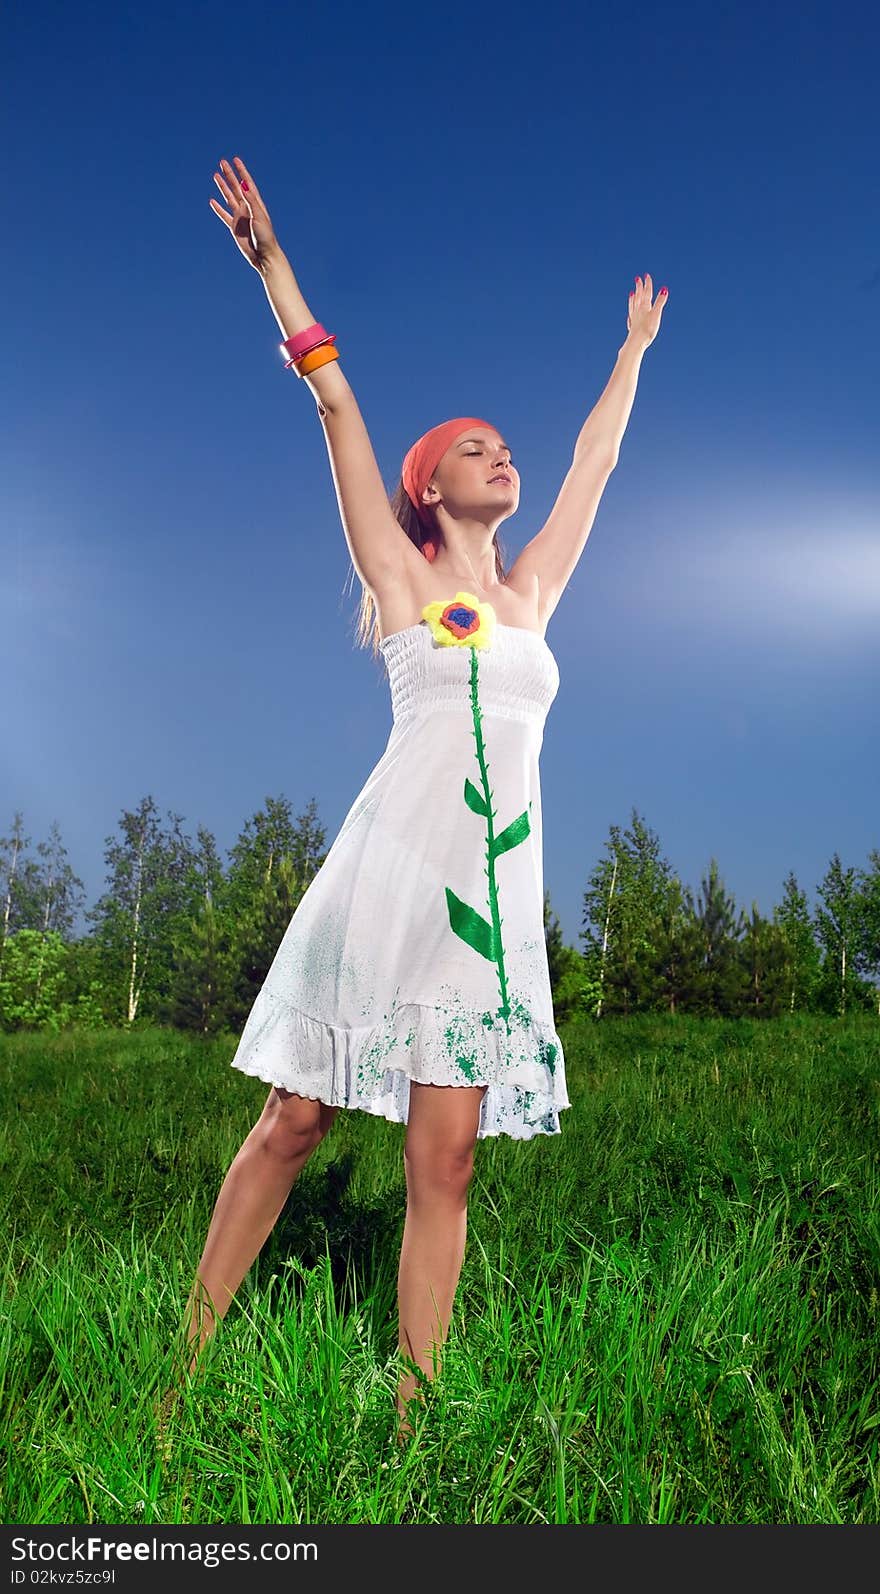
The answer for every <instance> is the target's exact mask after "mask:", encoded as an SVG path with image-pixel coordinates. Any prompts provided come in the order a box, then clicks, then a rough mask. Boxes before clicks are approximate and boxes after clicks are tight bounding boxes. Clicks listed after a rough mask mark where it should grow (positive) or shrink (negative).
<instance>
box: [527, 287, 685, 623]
mask: <svg viewBox="0 0 880 1594" xmlns="http://www.w3.org/2000/svg"><path fill="white" fill-rule="evenodd" d="M636 283H637V286H636V289H635V291H634V292H633V293H631V294H630V296H629V313H628V316H627V323H626V325H627V336H626V342H625V343H624V344H623V346H622V348H620V349H619V351H618V355H617V363H616V364H615V367H614V370H613V371H612V373H611V376H610V377H609V379H608V384H607V386H606V388H605V391H604V392H603V393H602V395H601V397H600V398H599V400H598V402H597V403H596V404H595V405H594V407H593V409H592V410H591V411H590V414H589V415H588V416H587V418H586V420H585V421H584V424H583V426H582V427H581V430H580V432H579V434H578V438H577V441H576V443H575V446H574V458H573V460H572V463H571V467H570V469H569V471H568V474H567V475H566V477H565V480H564V481H563V483H562V486H561V488H560V489H559V494H558V496H557V499H556V502H555V503H554V505H553V508H552V509H551V511H550V514H549V516H548V518H547V520H546V521H545V523H544V525H543V526H542V527H541V530H540V531H539V532H538V533H537V534H536V535H535V536H534V537H533V538H532V540H531V542H527V543H526V545H525V547H524V548H523V550H522V552H521V553H520V555H519V557H518V558H517V560H516V561H515V563H514V566H513V570H511V572H510V577H509V579H510V580H511V581H513V580H514V579H515V577H514V572H516V573H517V575H518V576H522V577H524V578H526V579H528V580H530V581H531V580H533V579H534V577H535V576H537V578H538V591H539V593H540V610H539V612H540V618H541V623H542V625H546V624H547V621H548V620H549V618H550V616H551V614H552V613H553V611H554V609H555V608H556V605H557V603H558V602H559V599H560V598H561V597H562V594H563V592H564V591H565V588H566V586H567V585H568V582H569V581H570V580H571V577H572V575H573V574H574V571H575V568H576V566H577V563H578V560H579V559H580V557H581V554H582V553H583V551H584V548H585V546H586V542H587V538H588V537H589V535H590V532H591V531H592V529H593V522H594V521H595V519H596V514H597V512H598V509H599V504H600V502H601V500H602V495H603V493H604V491H605V488H606V486H607V485H608V478H609V477H610V475H611V472H612V471H613V470H614V468H615V466H616V465H617V461H618V457H619V454H620V445H621V442H622V441H623V435H624V432H625V431H626V427H627V422H628V421H629V417H630V412H631V410H632V407H633V402H634V400H635V396H636V387H637V385H638V380H639V371H640V369H641V364H642V360H643V358H644V355H645V351H646V349H648V348H649V347H650V345H651V344H652V343H653V341H654V339H655V337H656V336H657V332H658V330H659V327H660V316H661V314H662V311H663V309H664V307H665V305H666V295H667V290H666V289H665V288H661V290H660V293H659V295H658V297H657V300H656V302H655V303H654V304H652V302H651V299H652V294H653V286H652V283H651V278H650V276H646V277H645V280H644V283H642V281H641V278H637V279H636Z"/></svg>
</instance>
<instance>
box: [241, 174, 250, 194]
mask: <svg viewBox="0 0 880 1594" xmlns="http://www.w3.org/2000/svg"><path fill="white" fill-rule="evenodd" d="M241 186H242V188H243V189H244V192H245V193H246V194H247V193H249V192H250V189H249V187H248V180H247V178H246V177H243V178H242V180H241Z"/></svg>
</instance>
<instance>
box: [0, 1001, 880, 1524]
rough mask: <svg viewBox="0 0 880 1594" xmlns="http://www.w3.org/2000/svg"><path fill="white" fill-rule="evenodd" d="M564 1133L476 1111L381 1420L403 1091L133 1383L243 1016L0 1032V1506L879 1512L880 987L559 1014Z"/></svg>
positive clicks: (224, 1133) (163, 1321)
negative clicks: (807, 999) (454, 1287)
mask: <svg viewBox="0 0 880 1594" xmlns="http://www.w3.org/2000/svg"><path fill="white" fill-rule="evenodd" d="M563 1043H564V1045H565V1050H566V1069H567V1076H568V1081H569V1090H570V1095H571V1098H572V1101H573V1103H574V1105H573V1107H572V1108H571V1109H570V1110H569V1111H568V1112H566V1113H564V1114H563V1116H562V1126H563V1130H562V1134H561V1135H559V1136H556V1137H552V1138H547V1137H542V1138H539V1139H536V1140H534V1141H532V1142H529V1143H525V1144H523V1143H520V1144H517V1143H515V1142H513V1141H510V1140H506V1139H503V1138H502V1139H497V1140H488V1141H481V1142H480V1143H479V1144H478V1146H477V1154H476V1163H475V1171H474V1178H473V1182H472V1185H471V1192H470V1201H469V1229H468V1245H467V1251H466V1255H465V1261H464V1267H463V1270H462V1277H461V1283H460V1285H459V1291H458V1296H457V1299H456V1308H455V1314H454V1318H453V1324H452V1328H451V1330H450V1337H449V1341H448V1343H447V1346H446V1350H445V1355H444V1362H443V1370H442V1373H441V1376H440V1377H439V1378H438V1380H437V1382H436V1383H435V1384H434V1385H432V1386H431V1388H430V1391H429V1394H430V1398H429V1401H428V1404H427V1408H426V1411H425V1414H424V1418H423V1421H422V1424H421V1429H420V1434H419V1442H418V1444H417V1445H416V1446H414V1447H412V1448H411V1449H410V1450H409V1451H408V1452H404V1453H402V1454H401V1453H398V1450H397V1446H396V1445H395V1443H394V1429H395V1411H394V1393H395V1389H396V1386H397V1380H398V1377H399V1372H400V1366H399V1363H398V1360H397V1351H396V1343H397V1320H396V1279H397V1263H398V1256H399V1249H400V1238H401V1233H402V1226H403V1215H404V1206H405V1184H404V1175H403V1162H402V1155H401V1153H402V1146H403V1135H404V1130H403V1127H402V1126H395V1125H392V1124H386V1123H385V1122H384V1120H378V1119H372V1118H369V1117H367V1116H366V1115H365V1114H362V1113H356V1112H352V1113H345V1112H342V1113H340V1115H339V1116H338V1118H337V1121H336V1124H335V1125H334V1128H333V1130H332V1131H331V1134H330V1136H329V1137H328V1139H327V1140H326V1141H324V1143H323V1144H322V1145H321V1146H320V1147H319V1148H318V1150H317V1151H316V1152H315V1154H314V1155H313V1157H312V1158H311V1160H310V1161H309V1163H308V1164H307V1166H306V1168H305V1170H304V1172H303V1174H302V1175H301V1177H300V1179H299V1180H298V1181H297V1183H296V1184H295V1185H294V1188H293V1190H292V1192H291V1196H290V1199H289V1201H288V1203H287V1205H286V1207H285V1209H284V1212H283V1213H282V1216H281V1218H280V1219H279V1222H278V1224H277V1226H276V1228H275V1230H274V1232H273V1234H272V1235H271V1236H270V1239H269V1241H268V1242H267V1244H266V1246H265V1247H264V1249H263V1251H262V1253H261V1255H260V1257H259V1258H258V1260H257V1262H256V1263H255V1265H254V1267H253V1268H252V1270H251V1272H250V1273H249V1274H248V1276H247V1278H246V1279H245V1281H244V1283H243V1284H242V1286H241V1289H240V1290H239V1293H238V1295H237V1297H236V1300H235V1302H234V1304H233V1306H232V1307H231V1309H230V1311H229V1314H228V1316H227V1317H226V1318H225V1320H224V1321H223V1323H222V1324H221V1325H220V1327H219V1330H218V1333H217V1336H216V1338H215V1339H214V1340H213V1341H212V1342H211V1344H210V1345H209V1347H208V1348H207V1351H206V1353H205V1357H204V1360H203V1363H202V1367H201V1370H200V1374H199V1377H198V1378H197V1379H196V1380H195V1381H194V1382H193V1383H192V1385H190V1386H189V1387H188V1389H187V1391H186V1394H185V1397H184V1406H183V1409H182V1411H181V1412H180V1414H179V1417H178V1420H177V1422H176V1425H175V1427H174V1429H173V1432H172V1436H171V1452H170V1458H169V1459H167V1460H165V1461H162V1460H160V1458H159V1455H158V1453H157V1447H156V1432H155V1419H154V1403H155V1401H156V1398H157V1396H158V1395H159V1394H160V1393H161V1391H162V1389H163V1388H164V1387H166V1384H167V1382H168V1380H169V1376H170V1368H171V1359H170V1358H171V1347H172V1344H173V1342H174V1339H175V1336H176V1335H177V1334H178V1331H179V1328H180V1325H181V1321H182V1314H183V1308H184V1303H185V1301H186V1296H187V1293H188V1291H189V1287H190V1284H191V1281H192V1276H193V1272H194V1269H195V1266H196V1263H197V1261H198V1257H199V1255H200V1253H201V1248H202V1245H203V1242H204V1236H205V1231H206V1228H207V1224H208V1220H209V1217H210V1212H211V1209H212V1206H213V1203H214V1199H215V1197H216V1193H217V1190H218V1188H219V1185H220V1183H221V1181H222V1179H223V1176H224V1174H225V1172H226V1169H227V1167H228V1165H229V1162H230V1161H231V1159H232V1157H233V1156H234V1154H235V1152H236V1150H237V1149H238V1146H239V1145H240V1143H241V1141H242V1140H243V1138H244V1136H245V1134H246V1133H247V1131H248V1129H249V1127H250V1125H251V1123H252V1122H253V1120H254V1118H255V1117H256V1116H257V1115H258V1114H259V1112H260V1110H261V1108H262V1105H263V1102H264V1100H265V1097H266V1095H267V1093H268V1087H266V1086H263V1085H262V1084H261V1083H260V1082H259V1081H255V1080H251V1079H246V1078H244V1077H243V1076H241V1075H239V1074H238V1073H236V1072H235V1071H233V1070H232V1069H230V1068H229V1067H228V1061H229V1058H230V1057H231V1055H232V1052H233V1050H234V1047H235V1039H234V1038H233V1037H230V1038H229V1039H228V1040H227V1041H226V1042H224V1043H219V1042H212V1043H210V1044H200V1043H198V1042H196V1041H192V1040H190V1039H188V1038H186V1037H183V1036H179V1035H176V1034H174V1033H173V1032H171V1031H159V1030H157V1031H145V1032H141V1033H133V1034H130V1035H124V1034H107V1033H96V1034H94V1035H82V1034H81V1035H78V1036H77V1035H74V1034H67V1035H61V1036H59V1037H57V1038H54V1039H53V1038H46V1037H43V1036H40V1035H14V1036H6V1037H5V1038H4V1040H3V1044H2V1050H0V1089H2V1094H3V1097H4V1105H5V1107H6V1111H5V1112H4V1114H3V1122H4V1124H5V1126H6V1127H5V1129H4V1131H3V1172H4V1178H3V1182H2V1191H3V1201H4V1206H5V1211H4V1214H3V1216H4V1219H5V1222H4V1225H3V1233H4V1234H5V1235H6V1236H7V1239H6V1241H5V1249H4V1254H3V1255H2V1265H3V1277H4V1297H3V1312H2V1320H0V1335H2V1355H0V1366H2V1374H0V1377H2V1394H0V1401H2V1407H0V1439H2V1443H3V1456H4V1460H3V1463H2V1468H3V1470H2V1474H0V1476H2V1490H3V1503H2V1513H0V1515H2V1520H3V1521H5V1522H7V1523H10V1522H16V1523H26V1524H33V1525H39V1524H43V1523H70V1524H78V1523H102V1522H103V1523H121V1522H126V1523H137V1522H144V1523H163V1524H179V1523H194V1524H208V1523H235V1524H247V1523H264V1524H273V1523H282V1522H285V1523H294V1524H295V1523H304V1524H308V1523H310V1524H315V1525H318V1524H329V1523H337V1522H341V1523H394V1522H407V1523H429V1522H473V1523H529V1524H539V1523H586V1522H602V1523H694V1524H698V1523H751V1522H760V1523H868V1522H877V1521H878V1520H880V1512H878V1504H880V1466H878V1444H880V1335H878V1327H880V1307H878V1290H880V1217H878V1213H880V1203H878V1194H880V1158H878V1124H880V1046H878V1021H877V1020H876V1019H873V1018H871V1017H870V1016H869V1015H866V1014H862V1015H854V1016H853V1017H851V1018H847V1019H845V1020H835V1019H831V1018H829V1019H821V1018H820V1019H791V1020H785V1021H779V1022H777V1023H767V1024H760V1023H755V1022H751V1021H747V1020H745V1021H738V1022H735V1023H731V1022H725V1021H722V1020H704V1021H697V1020H690V1019H680V1020H675V1019H667V1018H638V1019H612V1020H609V1021H607V1022H605V1023H603V1024H601V1025H598V1026H597V1025H593V1024H591V1023H589V1022H582V1023H581V1022H573V1023H571V1024H570V1025H568V1026H565V1027H564V1028H563Z"/></svg>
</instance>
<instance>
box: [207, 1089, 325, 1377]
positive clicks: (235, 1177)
mask: <svg viewBox="0 0 880 1594" xmlns="http://www.w3.org/2000/svg"><path fill="white" fill-rule="evenodd" d="M338 1111H339V1109H338V1107H329V1106H327V1105H326V1103H324V1102H322V1101H309V1100H308V1098H306V1097H303V1096H296V1095H294V1094H292V1093H291V1092H290V1091H286V1090H282V1089H281V1088H280V1087H279V1086H275V1085H273V1087H272V1089H271V1091H270V1092H269V1099H268V1101H267V1102H266V1105H265V1107H264V1108H263V1111H262V1114H261V1115H260V1117H259V1118H258V1120H257V1122H256V1123H255V1124H254V1127H253V1129H252V1130H251V1132H250V1134H249V1135H248V1137H247V1139H246V1140H245V1142H244V1144H243V1145H242V1147H241V1149H240V1151H238V1153H237V1154H236V1156H235V1159H234V1161H233V1162H232V1164H231V1166H230V1168H229V1172H228V1173H227V1175H226V1178H225V1179H224V1181H223V1184H222V1185H221V1188H220V1194H219V1195H218V1197H217V1201H216V1205H215V1207H214V1211H213V1214H212V1217H211V1223H210V1226H209V1229H208V1237H207V1239H206V1241H205V1249H204V1251H203V1252H202V1258H201V1261H200V1262H199V1266H198V1269H197V1273H196V1279H195V1282H194V1284H193V1287H192V1291H191V1293H190V1298H189V1302H188V1314H189V1324H188V1330H187V1346H188V1347H189V1345H192V1344H194V1345H195V1350H194V1354H193V1356H192V1360H191V1361H190V1365H189V1371H190V1372H192V1371H193V1370H194V1368H195V1366H196V1363H197V1362H198V1358H199V1352H200V1351H201V1349H202V1346H203V1345H204V1343H205V1341H206V1340H207V1339H208V1338H209V1337H210V1335H211V1334H212V1333H213V1331H214V1328H215V1326H216V1319H217V1318H223V1317H225V1316H226V1313H227V1311H228V1310H229V1307H230V1305H231V1303H232V1298H233V1296H234V1294H235V1291H236V1290H237V1289H238V1286H239V1284H240V1283H241V1281H242V1279H243V1278H244V1276H245V1274H246V1273H247V1271H248V1269H249V1268H250V1266H251V1264H252V1263H253V1262H254V1260H255V1258H256V1257H257V1255H258V1254H259V1252H260V1251H261V1250H262V1247H263V1246H264V1244H265V1242H266V1240H267V1239H268V1237H269V1235H270V1233H271V1231H272V1229H273V1228H274V1227H275V1224H276V1222H277V1220H278V1217H279V1216H280V1213H281V1209H282V1207H283V1206H284V1203H285V1201H286V1200H287V1197H288V1196H289V1194H290V1191H291V1189H292V1187H293V1184H294V1181H295V1180H296V1178H297V1175H298V1174H299V1173H300V1172H301V1170H302V1168H303V1167H304V1166H305V1164H306V1163H307V1162H308V1160H309V1157H310V1156H311V1154H312V1152H313V1151H314V1149H315V1147H316V1146H317V1145H319V1144H320V1142H321V1141H322V1140H323V1138H324V1136H325V1134H326V1133H327V1131H328V1130H329V1128H330V1126H331V1124H332V1123H333V1120H334V1118H335V1116H336V1114H337V1112H338Z"/></svg>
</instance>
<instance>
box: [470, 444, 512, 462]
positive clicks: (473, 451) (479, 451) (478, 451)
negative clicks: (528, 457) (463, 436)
mask: <svg viewBox="0 0 880 1594" xmlns="http://www.w3.org/2000/svg"><path fill="white" fill-rule="evenodd" d="M465 452H466V453H467V454H482V452H483V450H482V449H481V448H468V449H466V450H465ZM507 463H508V465H512V464H513V455H512V454H509V455H508V456H507Z"/></svg>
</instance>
